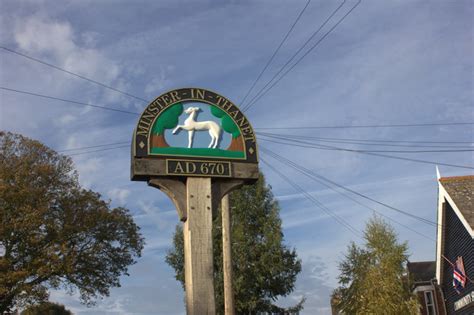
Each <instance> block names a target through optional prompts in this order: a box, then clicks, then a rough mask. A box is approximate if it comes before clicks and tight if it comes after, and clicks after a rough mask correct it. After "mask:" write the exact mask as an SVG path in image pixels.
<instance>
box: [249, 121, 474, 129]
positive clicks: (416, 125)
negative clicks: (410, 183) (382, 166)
mask: <svg viewBox="0 0 474 315" xmlns="http://www.w3.org/2000/svg"><path fill="white" fill-rule="evenodd" d="M464 125H474V122H448V123H424V124H394V125H390V124H389V125H351V126H344V125H340V126H307V127H301V126H289V127H259V128H254V129H259V130H264V129H266V130H278V129H284V130H289V129H348V128H400V127H430V126H464Z"/></svg>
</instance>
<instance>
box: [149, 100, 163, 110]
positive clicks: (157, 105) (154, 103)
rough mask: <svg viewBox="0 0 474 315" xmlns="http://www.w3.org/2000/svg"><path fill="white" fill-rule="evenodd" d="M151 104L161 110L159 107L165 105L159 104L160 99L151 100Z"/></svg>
mask: <svg viewBox="0 0 474 315" xmlns="http://www.w3.org/2000/svg"><path fill="white" fill-rule="evenodd" d="M152 105H155V106H156V107H158V108H159V109H160V110H161V109H163V107H165V105H166V104H161V103H160V99H156V100H154V101H153V103H152Z"/></svg>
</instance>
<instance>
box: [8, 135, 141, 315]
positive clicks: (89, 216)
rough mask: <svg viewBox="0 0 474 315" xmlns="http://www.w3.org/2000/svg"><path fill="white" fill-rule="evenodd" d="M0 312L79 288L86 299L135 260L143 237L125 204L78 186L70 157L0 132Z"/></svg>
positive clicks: (106, 289)
mask: <svg viewBox="0 0 474 315" xmlns="http://www.w3.org/2000/svg"><path fill="white" fill-rule="evenodd" d="M0 240H1V243H2V245H3V247H4V255H3V256H2V257H0V314H1V313H3V312H4V311H5V310H7V309H9V308H10V307H12V306H14V305H17V306H18V305H20V306H21V305H25V304H31V303H35V302H41V301H44V300H45V299H47V297H48V293H47V290H48V288H59V287H65V288H67V289H68V290H70V291H72V290H75V289H78V291H79V293H80V295H81V298H82V301H83V302H84V303H86V304H93V302H94V300H95V298H97V297H99V296H107V295H108V294H109V288H110V287H116V286H119V285H120V282H119V277H120V276H121V275H123V274H127V267H128V266H129V265H130V264H133V263H134V262H135V257H139V256H140V254H141V251H142V249H143V245H144V241H143V238H142V237H141V235H140V233H139V228H138V226H137V225H135V223H134V222H133V219H132V216H131V215H130V213H129V211H128V210H127V209H125V208H121V207H119V208H111V207H110V204H109V203H108V202H105V201H103V200H101V198H100V195H99V194H98V193H96V192H93V191H91V190H86V189H83V188H81V187H80V185H79V182H78V176H77V173H76V171H75V170H74V168H73V164H72V161H71V159H70V158H69V157H66V156H63V155H59V154H58V153H56V152H55V151H53V150H51V149H49V148H48V147H46V146H44V145H43V144H41V143H40V142H38V141H34V140H31V139H28V138H25V137H23V136H20V135H15V134H11V133H5V132H0Z"/></svg>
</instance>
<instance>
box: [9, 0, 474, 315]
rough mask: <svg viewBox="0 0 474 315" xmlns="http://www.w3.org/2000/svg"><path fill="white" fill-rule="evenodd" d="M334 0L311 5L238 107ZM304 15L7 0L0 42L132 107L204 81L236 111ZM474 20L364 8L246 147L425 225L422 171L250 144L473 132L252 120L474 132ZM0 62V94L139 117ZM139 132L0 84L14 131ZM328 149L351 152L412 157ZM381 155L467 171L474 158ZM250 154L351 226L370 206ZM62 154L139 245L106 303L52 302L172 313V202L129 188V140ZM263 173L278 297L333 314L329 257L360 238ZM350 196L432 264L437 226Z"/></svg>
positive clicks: (409, 3)
mask: <svg viewBox="0 0 474 315" xmlns="http://www.w3.org/2000/svg"><path fill="white" fill-rule="evenodd" d="M341 3H342V1H329V0H328V1H322V0H320V1H316V0H313V1H311V3H310V4H309V5H308V7H307V9H306V11H305V12H304V14H303V15H302V17H301V19H300V20H299V22H298V23H297V24H296V26H295V27H294V29H293V31H292V33H291V34H290V36H289V37H288V40H287V41H286V42H285V43H284V45H283V46H282V47H281V49H280V51H279V52H278V54H277V55H276V57H275V58H274V60H273V62H272V63H271V65H270V66H269V67H268V69H267V72H265V73H264V75H263V76H262V78H261V81H259V82H258V84H257V85H256V88H255V89H254V90H253V91H252V93H251V97H253V95H255V93H256V92H257V91H258V90H259V89H261V88H262V87H263V86H264V85H265V83H266V82H267V81H268V80H269V79H270V78H271V77H272V76H273V75H274V74H275V73H277V71H278V70H279V69H280V67H281V66H283V65H284V64H285V62H286V61H287V60H288V58H290V56H291V55H292V54H293V53H294V52H296V51H297V50H298V49H299V48H300V47H301V46H302V45H303V44H304V42H305V41H306V40H307V39H308V38H309V37H310V36H311V34H312V33H313V32H314V31H315V30H317V29H318V27H319V26H320V25H321V24H322V23H323V21H324V20H325V19H326V18H327V17H328V16H329V15H330V14H331V13H332V12H333V11H334V10H335V9H336V7H337V6H339V5H340V4H341ZM355 4H356V1H354V0H347V1H345V3H344V5H343V7H342V8H341V10H340V11H339V12H338V13H337V14H336V15H335V16H334V18H333V19H331V20H330V21H329V22H328V23H327V25H326V26H325V27H324V28H323V29H322V31H321V33H320V34H319V35H318V36H316V37H315V38H314V39H313V40H312V41H311V44H310V45H312V44H314V43H316V42H317V41H318V40H320V39H321V38H322V36H323V34H324V33H325V32H326V31H328V30H329V29H330V28H331V27H333V26H334V25H335V23H336V21H337V20H338V19H339V18H341V17H342V16H343V14H345V13H346V12H348V11H349V9H350V8H351V7H352V6H354V5H355ZM305 5H306V1H273V0H272V1H270V0H267V1H176V0H173V1H168V0H161V1H145V0H141V1H131V0H127V1H124V0H122V1H121V0H117V1H110V0H101V1H88V0H82V1H79V0H74V1H61V2H58V1H36V0H35V1H27V0H14V1H13V0H3V1H1V2H0V23H1V24H0V43H1V46H2V47H7V48H9V49H13V50H15V51H18V52H21V53H23V54H26V55H28V56H32V57H34V58H37V59H40V60H42V61H45V62H48V63H50V64H53V65H56V66H58V67H61V68H64V69H67V70H68V71H71V72H74V73H77V74H80V75H82V76H84V77H87V78H90V79H93V80H95V81H98V82H101V83H103V84H106V85H109V86H112V87H114V88H116V89H119V90H122V91H126V92H127V93H129V94H132V95H135V96H138V97H140V98H144V99H146V100H152V99H153V98H155V97H156V96H158V95H160V94H162V93H164V92H166V91H168V90H171V89H175V88H180V87H202V88H207V89H210V90H213V91H216V92H218V93H219V94H222V95H224V96H226V97H227V98H229V99H230V100H232V101H233V102H234V103H236V104H241V102H242V99H243V98H244V96H245V94H246V93H247V91H248V90H249V88H250V86H251V85H252V83H253V82H254V81H255V79H256V78H257V76H258V75H259V73H260V71H261V70H262V69H263V67H264V66H265V64H266V62H267V61H268V60H269V58H270V57H271V55H272V53H273V52H274V51H275V49H276V48H277V47H278V45H279V44H280V42H281V41H282V39H283V37H284V36H285V34H286V33H287V32H288V30H289V28H290V27H291V25H292V24H293V22H294V21H295V19H296V18H297V16H298V14H299V13H300V12H301V10H302V9H303V7H304V6H305ZM472 16H474V2H472V1H471V0H456V1H454V0H432V1H427V0H422V1H421V0H420V1H417V0H391V1H378V0H362V2H361V3H360V5H359V6H357V7H356V8H355V9H354V10H353V11H352V12H351V13H350V14H349V15H348V16H347V18H346V19H345V20H343V21H342V22H341V23H340V25H338V26H337V27H336V28H335V29H334V31H333V32H331V33H330V34H328V35H327V36H326V37H325V38H324V39H323V40H321V42H320V43H319V44H318V46H316V48H315V49H314V50H312V51H311V52H310V53H308V54H307V56H306V57H305V58H304V59H302V61H301V62H300V63H299V64H298V65H296V66H295V67H294V69H292V70H291V71H290V72H289V73H288V74H287V75H286V76H285V77H283V78H282V79H281V81H279V82H278V83H277V84H276V85H275V86H274V88H272V89H271V90H269V92H268V93H267V94H265V95H264V96H263V97H262V98H260V99H259V100H258V102H256V103H255V104H254V105H253V106H252V107H251V108H250V109H249V110H248V111H246V115H247V117H248V119H249V120H250V122H251V123H252V125H253V127H254V128H255V130H256V131H257V140H258V144H259V146H261V147H265V148H268V149H271V150H272V151H274V152H277V153H279V154H281V155H282V156H284V157H286V158H288V159H291V160H292V161H294V162H296V163H298V164H301V165H304V166H305V167H306V168H308V169H311V170H312V171H314V172H317V173H318V174H321V175H324V176H326V177H328V178H330V179H332V180H334V181H335V182H337V183H339V184H342V185H344V186H347V187H349V188H351V189H353V190H356V191H358V192H360V193H362V194H364V195H367V196H370V197H372V198H374V199H376V200H379V201H382V202H384V203H387V204H389V205H391V206H393V207H397V208H399V209H402V210H404V211H407V212H410V213H412V214H415V215H417V216H420V217H423V218H426V219H428V220H431V221H436V204H437V180H436V171H435V165H433V164H425V163H415V162H410V161H405V160H397V159H389V158H383V157H378V156H369V155H364V154H359V153H355V152H347V151H334V150H332V151H328V150H320V149H313V148H301V147H293V146H288V145H283V144H276V143H271V142H268V141H265V140H264V139H265V138H266V137H264V136H260V137H259V132H263V131H265V132H273V133H282V134H283V133H286V134H293V135H299V136H313V137H325V138H337V139H378V140H386V141H400V140H403V141H422V142H425V144H426V142H427V141H438V142H440V141H445V142H450V143H452V142H454V141H459V142H461V141H462V142H473V129H472V128H473V127H472V126H473V125H472V124H471V125H457V126H425V127H398V128H395V127H393V128H334V129H332V128H331V129H329V128H328V129H305V130H300V129H289V130H283V129H281V130H280V129H278V130H264V129H260V130H259V128H275V127H279V128H281V127H301V126H313V127H316V126H354V125H387V124H422V123H437V122H473V121H474V110H473V109H474V106H473V105H474V72H473V63H474V58H473V57H474V38H473V36H474V22H473V21H472V19H471V18H472ZM303 52H304V51H303ZM0 64H1V71H0V85H1V86H2V87H4V88H10V89H16V90H22V91H27V92H32V93H38V94H44V95H49V96H54V97H58V98H63V99H68V100H74V101H78V102H83V103H87V104H95V105H101V106H108V107H113V108H116V109H121V110H125V111H132V112H141V111H142V110H143V109H144V108H145V107H146V105H147V103H145V102H143V101H141V100H139V99H136V98H133V97H129V96H126V95H123V94H120V93H117V92H115V91H112V90H110V89H105V88H103V87H101V86H98V85H96V84H93V83H91V82H88V81H85V80H81V79H79V78H77V77H74V76H72V75H69V74H66V73H64V72H61V71H57V70H55V69H53V68H51V67H47V66H45V65H43V64H39V63H37V62H33V61H31V60H29V59H26V58H23V57H20V56H18V55H16V54H13V53H11V52H8V51H6V50H4V49H0ZM244 104H248V103H244ZM244 106H245V105H244ZM136 122H137V116H136V115H129V114H124V113H119V112H113V111H106V110H101V109H98V108H93V107H85V106H80V105H77V104H75V105H74V104H70V103H65V102H60V101H55V100H50V99H44V98H39V97H34V96H31V95H24V94H19V93H15V92H12V91H7V90H0V129H1V130H8V131H11V132H15V133H21V134H23V135H25V136H27V137H30V138H33V139H37V140H39V141H41V142H43V143H45V144H46V145H48V146H49V147H51V148H53V149H55V150H59V151H61V150H69V149H75V148H81V147H88V146H96V145H102V144H110V143H117V142H127V141H128V142H129V141H130V140H131V137H132V133H133V129H134V126H135V124H136ZM267 139H268V138H267ZM326 144H329V145H334V146H339V147H344V148H350V149H357V150H367V149H377V150H390V149H393V148H395V149H405V150H407V149H413V148H410V147H406V148H400V147H390V146H385V147H381V146H372V147H369V146H364V145H359V144H347V143H346V144H341V143H326ZM444 145H447V144H444ZM464 146H470V145H469V144H464ZM424 149H425V150H427V149H429V148H424ZM431 149H433V148H431ZM438 149H439V148H438ZM84 151H85V150H82V151H66V152H65V153H68V154H71V153H83V152H84ZM86 151H87V150H86ZM89 151H95V150H89ZM386 154H390V155H397V156H402V157H409V158H415V159H422V160H430V161H436V162H440V163H448V164H457V165H466V166H470V167H473V165H474V161H473V160H474V159H473V155H472V152H451V153H439V152H438V153H416V154H415V153H410V154H408V153H403V154H402V153H386ZM261 156H262V157H264V158H265V159H266V160H268V161H270V162H271V163H272V164H273V165H275V166H276V167H277V168H278V169H279V170H280V171H281V172H283V173H284V174H285V175H287V176H289V177H290V178H291V179H292V180H294V181H295V182H296V183H297V184H298V185H300V186H302V187H304V189H306V190H307V191H308V192H309V193H310V194H311V195H312V196H314V197H315V198H316V199H318V200H319V201H320V202H322V203H323V204H324V205H325V206H326V207H327V208H329V209H330V210H331V211H333V212H334V213H336V214H338V215H339V216H341V217H343V218H344V219H345V220H347V221H348V222H350V224H351V225H352V226H354V228H356V229H357V230H358V231H362V230H363V229H364V226H365V223H366V222H367V220H368V219H369V218H370V217H371V216H372V215H373V211H372V210H370V209H367V208H364V207H362V206H360V205H358V204H357V203H354V202H353V201H351V200H348V199H346V198H345V197H343V196H341V195H340V194H338V193H335V192H334V191H331V190H328V189H326V188H325V187H324V186H321V185H320V184H318V183H316V182H314V181H312V180H311V179H309V178H307V177H304V176H303V175H301V174H300V173H298V172H297V171H295V170H293V169H291V168H289V167H287V166H284V165H282V164H279V162H278V161H276V160H273V159H272V158H270V157H268V156H267V157H265V155H264V154H261ZM71 157H72V159H73V160H74V163H75V166H76V168H77V170H78V171H79V174H80V182H81V184H82V185H83V186H84V187H86V188H90V189H93V190H95V191H98V192H100V193H101V194H102V196H103V198H104V199H110V200H111V202H112V205H113V206H125V207H127V208H129V209H130V211H131V213H132V214H133V217H134V220H135V221H136V223H137V224H138V225H139V226H140V227H141V231H142V233H143V235H144V237H145V239H146V242H147V244H146V246H145V249H144V251H143V255H142V257H141V258H140V259H138V262H137V263H136V264H135V265H133V266H131V267H130V269H129V273H130V276H124V277H122V278H121V287H120V288H114V289H112V290H111V294H110V296H109V297H107V298H104V299H102V300H100V301H98V303H97V305H96V306H94V307H92V308H87V307H86V306H83V305H81V304H80V303H79V299H78V296H77V294H73V295H69V294H67V292H65V291H62V290H58V291H53V292H51V300H53V301H56V302H59V303H63V304H65V305H66V306H67V308H69V309H70V310H72V311H73V312H74V313H75V314H79V315H86V314H87V315H92V314H93V315H102V314H137V315H138V314H140V315H150V314H184V313H185V309H184V303H183V297H184V295H183V290H182V288H181V286H180V284H179V283H178V282H177V281H176V280H175V279H174V273H173V270H172V269H171V268H170V267H169V266H168V265H167V264H166V263H165V261H164V257H165V255H166V252H167V250H168V249H169V248H170V247H171V244H172V234H173V232H174V229H175V226H176V224H179V220H178V216H177V213H176V210H175V209H174V206H173V204H172V203H171V201H170V200H169V199H168V197H167V196H166V195H165V194H163V193H162V192H160V191H159V190H156V189H154V188H151V187H148V186H147V185H146V184H145V183H143V182H131V181H130V178H129V176H130V174H129V169H130V149H129V148H128V147H123V148H117V149H113V150H106V151H98V152H89V153H86V154H76V155H71ZM260 168H261V170H262V171H263V173H264V174H265V176H266V180H267V182H268V184H270V185H271V187H272V190H273V193H274V194H275V197H276V198H277V199H278V200H279V202H280V206H281V218H282V224H283V232H284V235H285V244H286V245H288V246H290V247H294V248H296V250H297V253H298V256H299V257H300V258H301V259H302V266H303V270H302V272H301V273H300V274H299V276H298V279H297V282H296V286H295V290H294V292H292V293H291V294H290V295H289V296H288V297H286V298H282V299H280V300H279V301H278V304H279V305H282V306H285V305H291V304H292V303H294V302H295V301H298V300H299V299H300V298H301V297H302V296H305V297H306V299H307V300H306V303H305V310H304V311H303V312H302V314H330V307H329V295H330V293H331V291H332V290H333V289H334V288H335V287H336V286H337V276H338V268H337V267H338V262H340V261H341V259H342V258H343V257H344V252H345V250H346V247H347V245H348V244H349V243H350V242H351V241H355V242H356V243H357V244H361V240H360V239H358V238H356V237H354V235H353V234H352V233H351V232H350V231H348V230H347V229H346V228H345V227H343V226H341V225H340V224H339V223H338V222H336V221H335V220H334V219H333V218H331V217H330V216H328V215H327V214H326V213H325V212H323V211H321V210H320V209H319V208H317V207H316V206H315V205H314V204H313V203H311V202H310V201H308V200H307V199H305V197H304V195H302V194H301V193H300V192H298V191H295V190H294V189H293V187H292V186H291V185H289V184H288V183H287V182H286V181H284V180H282V179H281V178H280V177H279V176H278V175H277V174H276V173H274V172H273V171H272V170H271V169H269V168H268V167H267V166H266V165H264V164H263V163H261V164H260ZM439 168H440V172H441V175H442V176H456V175H465V174H472V173H473V172H472V169H463V168H455V167H449V166H440V167H439ZM357 200H359V201H360V202H363V203H366V204H368V205H370V206H371V207H372V208H374V209H376V210H377V211H380V212H381V213H383V214H384V215H386V216H389V217H390V218H392V219H395V220H397V221H398V222H400V223H402V224H403V225H406V226H408V227H409V228H410V229H411V230H410V229H407V228H405V227H403V226H401V225H398V224H394V228H395V230H396V231H397V233H398V236H399V239H400V240H401V241H407V242H408V245H409V253H410V260H411V261H424V260H434V258H435V242H434V241H433V240H430V239H429V238H432V239H434V238H435V236H436V231H435V228H434V227H432V226H430V225H425V224H423V223H420V222H419V221H416V220H413V219H412V218H410V217H407V216H404V215H401V214H399V213H397V212H394V211H392V210H390V209H388V208H385V207H381V206H380V205H376V204H371V203H369V202H368V201H367V200H363V199H357ZM413 230H415V231H417V232H419V233H422V234H425V235H426V236H428V238H426V237H423V236H420V235H419V234H417V233H415V232H413Z"/></svg>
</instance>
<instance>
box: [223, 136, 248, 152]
mask: <svg viewBox="0 0 474 315" xmlns="http://www.w3.org/2000/svg"><path fill="white" fill-rule="evenodd" d="M227 150H228V151H244V139H243V138H242V135H240V136H238V137H237V138H234V137H232V141H231V142H230V145H229V147H228V148H227Z"/></svg>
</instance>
